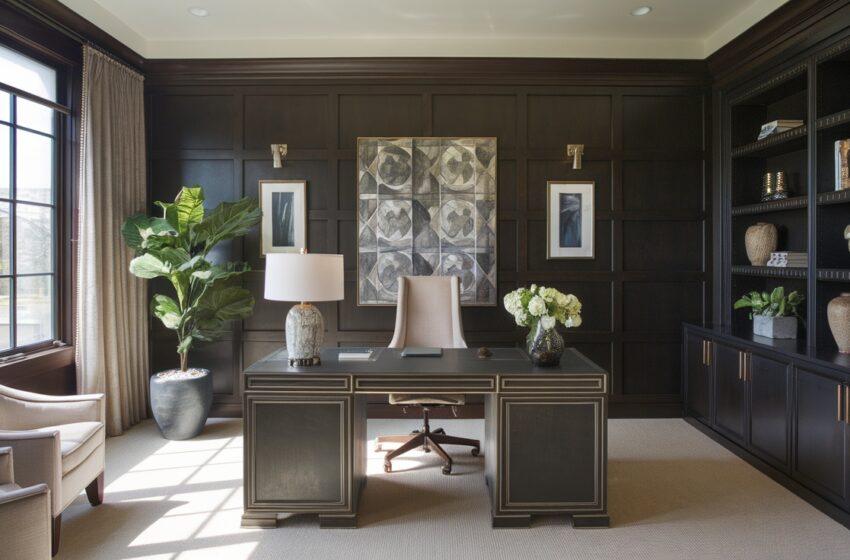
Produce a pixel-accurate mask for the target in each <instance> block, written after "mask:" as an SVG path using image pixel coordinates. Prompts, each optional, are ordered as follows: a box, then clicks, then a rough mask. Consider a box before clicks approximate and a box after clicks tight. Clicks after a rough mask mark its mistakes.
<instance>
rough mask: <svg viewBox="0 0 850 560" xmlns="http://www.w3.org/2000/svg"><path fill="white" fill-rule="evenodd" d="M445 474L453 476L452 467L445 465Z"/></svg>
mask: <svg viewBox="0 0 850 560" xmlns="http://www.w3.org/2000/svg"><path fill="white" fill-rule="evenodd" d="M443 474H452V466H451V465H445V466H444V467H443Z"/></svg>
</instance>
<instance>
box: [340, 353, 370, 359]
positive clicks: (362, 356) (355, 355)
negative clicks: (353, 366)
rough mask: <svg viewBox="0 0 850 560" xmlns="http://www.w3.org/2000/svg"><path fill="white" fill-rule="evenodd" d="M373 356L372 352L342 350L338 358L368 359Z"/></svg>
mask: <svg viewBox="0 0 850 560" xmlns="http://www.w3.org/2000/svg"><path fill="white" fill-rule="evenodd" d="M371 357H372V353H371V352H340V353H339V354H337V359H339V360H340V361H343V360H368V359H369V358H371Z"/></svg>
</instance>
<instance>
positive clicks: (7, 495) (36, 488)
mask: <svg viewBox="0 0 850 560" xmlns="http://www.w3.org/2000/svg"><path fill="white" fill-rule="evenodd" d="M39 494H44V497H45V499H47V498H48V497H49V496H50V489H49V488H48V487H47V484H35V485H33V486H27V487H26V488H18V489H17V490H11V491H9V492H0V506H4V505H6V504H11V503H12V502H17V501H18V500H25V499H27V498H31V497H33V496H38V495H39ZM49 511H50V510H49V509H48V512H49Z"/></svg>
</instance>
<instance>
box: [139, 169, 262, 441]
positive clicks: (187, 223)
mask: <svg viewBox="0 0 850 560" xmlns="http://www.w3.org/2000/svg"><path fill="white" fill-rule="evenodd" d="M156 205H157V206H159V207H160V208H162V210H163V215H162V217H161V218H158V217H150V216H146V215H145V214H135V215H133V216H130V217H129V218H128V219H127V221H126V222H125V223H124V226H123V227H122V233H123V235H124V240H125V241H126V243H127V245H129V246H130V247H131V248H132V249H133V250H135V251H136V257H135V258H134V259H133V260H132V261H130V272H131V273H132V274H134V275H135V276H138V277H139V278H145V279H152V278H164V279H165V280H167V281H168V282H170V283H171V286H172V287H173V288H174V292H175V294H174V295H175V296H176V299H175V298H173V297H171V296H168V295H164V294H154V296H153V299H152V301H151V312H152V313H153V315H155V316H156V317H157V318H158V319H159V320H160V321H162V324H163V325H164V326H165V327H166V328H168V329H171V330H173V331H174V332H175V333H176V335H177V353H178V354H179V356H180V368H179V369H170V370H166V371H162V372H159V373H157V374H156V375H153V376H152V377H151V379H150V398H151V409H152V410H153V415H154V419H155V420H156V423H157V426H159V429H160V432H162V435H163V436H164V437H166V438H167V439H188V438H192V437H195V436H196V435H198V434H199V433H201V431H202V430H203V428H204V424H205V422H206V420H207V416H208V414H209V410H210V405H211V404H212V376H211V374H210V372H209V370H206V369H201V368H190V367H189V351H190V350H191V349H192V346H193V345H194V344H195V342H198V341H202V342H211V341H215V340H218V339H220V338H221V336H222V335H223V331H222V327H223V326H224V322H225V321H231V320H235V319H244V318H245V317H248V316H249V315H250V314H251V312H252V310H253V308H254V297H253V296H252V295H251V292H249V291H248V290H246V289H245V288H242V287H241V286H239V285H237V284H236V283H235V280H236V278H237V277H238V276H239V275H241V274H244V273H245V272H247V271H248V270H249V267H248V265H247V263H242V262H228V263H216V262H213V260H211V259H210V257H209V255H210V251H211V250H212V249H213V248H214V247H215V246H216V245H218V244H219V243H220V242H222V241H225V240H228V239H234V238H237V237H241V236H243V235H245V234H246V233H248V232H249V231H250V230H251V228H253V227H254V226H255V225H257V223H258V222H259V221H260V216H261V212H260V209H259V208H258V207H257V203H256V202H255V201H254V200H252V199H250V198H243V199H242V200H239V201H237V202H223V203H221V204H219V205H218V206H217V207H216V208H215V209H214V210H213V211H212V212H210V213H209V214H205V212H204V191H203V189H202V188H201V187H200V186H198V185H195V186H194V187H183V188H182V189H181V190H180V193H179V194H178V195H177V198H176V199H175V200H174V202H156Z"/></svg>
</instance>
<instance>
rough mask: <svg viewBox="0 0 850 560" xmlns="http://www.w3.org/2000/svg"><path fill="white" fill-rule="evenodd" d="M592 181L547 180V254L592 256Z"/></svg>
mask: <svg viewBox="0 0 850 560" xmlns="http://www.w3.org/2000/svg"><path fill="white" fill-rule="evenodd" d="M594 186H595V184H594V182H593V181H549V182H548V183H546V258H547V259H592V258H594V256H593V222H594V214H593V189H594Z"/></svg>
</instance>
